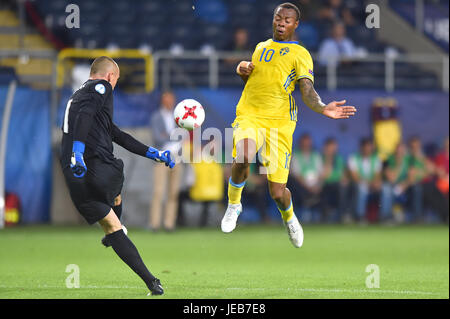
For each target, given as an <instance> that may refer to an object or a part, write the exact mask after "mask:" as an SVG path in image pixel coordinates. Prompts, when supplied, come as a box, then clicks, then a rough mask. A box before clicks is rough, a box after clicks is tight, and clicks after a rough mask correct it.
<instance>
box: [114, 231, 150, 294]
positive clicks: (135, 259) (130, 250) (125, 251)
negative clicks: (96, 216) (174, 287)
mask: <svg viewBox="0 0 450 319" xmlns="http://www.w3.org/2000/svg"><path fill="white" fill-rule="evenodd" d="M106 238H107V239H108V241H109V242H110V243H111V246H112V248H113V249H114V251H115V252H116V254H117V255H118V256H119V257H120V258H121V259H122V260H123V261H124V262H125V263H126V264H127V265H128V266H129V267H130V268H131V269H133V271H134V272H135V273H136V274H138V275H139V277H141V279H142V280H143V281H144V282H145V284H146V285H147V287H149V288H150V283H151V281H152V280H153V279H155V277H154V276H153V275H152V274H151V273H150V271H149V270H148V269H147V267H146V266H145V264H144V262H143V261H142V258H141V256H140V255H139V252H138V251H137V249H136V246H134V244H133V242H132V241H131V240H130V239H129V238H128V236H127V235H125V233H124V232H123V230H122V229H121V230H118V231H116V232H114V233H111V234H108V235H106Z"/></svg>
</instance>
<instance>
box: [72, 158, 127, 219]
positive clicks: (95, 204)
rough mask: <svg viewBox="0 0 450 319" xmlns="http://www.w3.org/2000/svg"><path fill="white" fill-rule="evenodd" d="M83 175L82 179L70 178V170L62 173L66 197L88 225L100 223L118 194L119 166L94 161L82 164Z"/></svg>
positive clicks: (119, 183)
mask: <svg viewBox="0 0 450 319" xmlns="http://www.w3.org/2000/svg"><path fill="white" fill-rule="evenodd" d="M86 166H87V173H86V175H85V176H84V177H82V178H77V177H75V176H73V173H72V170H71V169H70V167H68V166H66V167H65V168H64V169H63V172H64V177H65V179H66V183H67V186H68V187H69V191H70V197H71V198H72V201H73V203H74V204H75V207H76V208H77V210H78V211H79V212H80V214H81V215H82V216H83V217H84V218H85V219H86V221H87V222H88V223H89V224H91V225H92V224H94V223H96V222H98V221H99V220H101V219H103V218H104V217H105V216H106V215H108V213H109V212H110V211H111V208H112V207H113V206H114V199H115V198H116V197H117V196H118V195H120V193H121V191H122V186H123V181H124V176H123V162H122V160H120V159H116V160H115V161H114V162H112V163H105V162H104V161H102V160H101V159H99V158H97V157H94V158H91V159H89V160H86Z"/></svg>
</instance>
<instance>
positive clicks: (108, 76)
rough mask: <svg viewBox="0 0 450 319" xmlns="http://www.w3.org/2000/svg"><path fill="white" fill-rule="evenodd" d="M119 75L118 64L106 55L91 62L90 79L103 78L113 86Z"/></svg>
mask: <svg viewBox="0 0 450 319" xmlns="http://www.w3.org/2000/svg"><path fill="white" fill-rule="evenodd" d="M119 76H120V70H119V66H118V65H117V63H116V61H114V60H113V59H111V58H110V57H107V56H101V57H98V58H96V59H95V60H94V62H92V64H91V73H90V76H89V78H90V79H104V80H106V81H108V82H109V83H110V84H111V86H112V87H113V89H114V87H115V86H116V84H117V80H118V79H119Z"/></svg>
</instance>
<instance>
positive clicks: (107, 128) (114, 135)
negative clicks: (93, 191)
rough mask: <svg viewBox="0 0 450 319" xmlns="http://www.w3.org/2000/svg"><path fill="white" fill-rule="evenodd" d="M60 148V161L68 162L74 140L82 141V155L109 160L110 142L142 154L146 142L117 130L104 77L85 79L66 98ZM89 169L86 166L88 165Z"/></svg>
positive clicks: (111, 150) (111, 157) (65, 164)
mask: <svg viewBox="0 0 450 319" xmlns="http://www.w3.org/2000/svg"><path fill="white" fill-rule="evenodd" d="M62 130H63V138H62V149H61V165H62V167H63V168H66V167H68V166H69V165H70V158H71V156H72V145H73V142H74V141H80V142H83V143H85V145H86V149H85V152H84V156H83V157H84V159H85V160H87V161H88V160H89V159H90V158H93V157H97V158H100V159H101V160H103V161H104V162H106V163H113V162H114V161H115V160H116V159H115V157H114V155H113V144H112V142H115V143H117V144H118V145H120V146H122V147H124V148H125V149H127V150H128V151H130V152H132V153H135V154H138V155H141V156H146V153H147V150H148V146H146V145H144V144H142V143H141V142H139V141H138V140H136V139H135V138H134V137H132V136H131V135H129V134H127V133H125V132H123V131H122V130H120V129H119V128H118V127H117V126H116V125H115V124H114V123H113V94H112V87H111V84H109V82H108V81H105V80H88V81H86V82H85V83H84V84H83V85H82V86H81V88H79V89H78V90H77V91H75V93H73V94H72V96H71V97H70V99H69V101H68V102H67V106H66V112H65V113H64V122H63V125H62ZM88 169H89V167H88Z"/></svg>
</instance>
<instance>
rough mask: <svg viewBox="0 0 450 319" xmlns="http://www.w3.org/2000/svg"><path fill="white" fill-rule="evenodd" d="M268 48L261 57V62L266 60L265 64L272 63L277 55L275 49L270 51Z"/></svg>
mask: <svg viewBox="0 0 450 319" xmlns="http://www.w3.org/2000/svg"><path fill="white" fill-rule="evenodd" d="M266 50H267V49H266V48H264V50H263V51H262V52H261V56H260V57H259V62H261V61H262V59H263V58H264V61H265V62H270V60H272V57H273V54H274V53H275V50H274V49H270V50H267V51H266Z"/></svg>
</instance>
